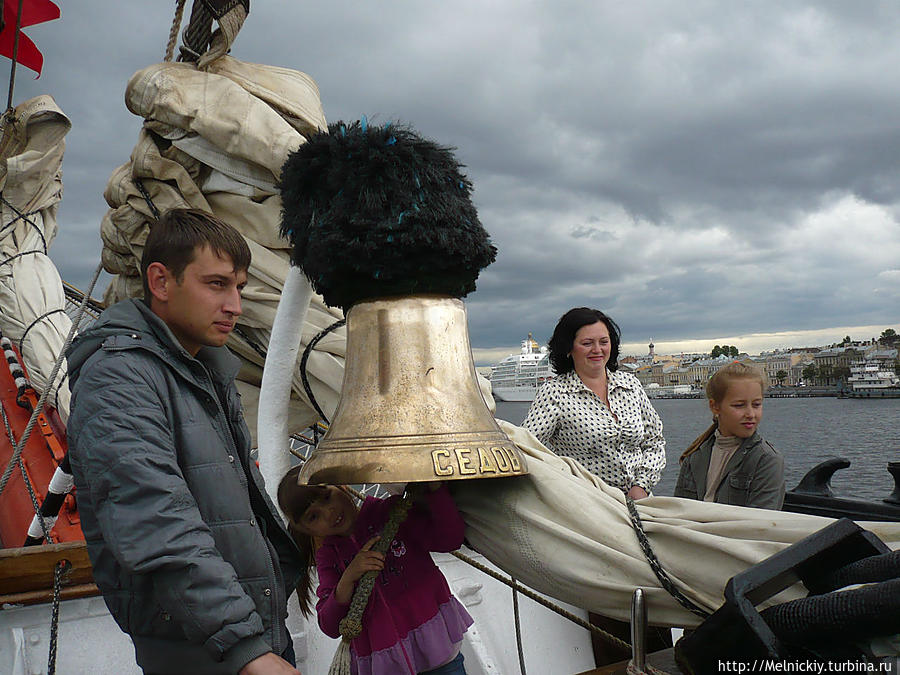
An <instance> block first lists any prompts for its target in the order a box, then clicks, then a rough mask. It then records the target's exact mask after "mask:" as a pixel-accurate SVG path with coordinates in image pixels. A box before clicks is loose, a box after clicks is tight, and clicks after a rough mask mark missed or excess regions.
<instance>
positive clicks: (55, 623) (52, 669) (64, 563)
mask: <svg viewBox="0 0 900 675" xmlns="http://www.w3.org/2000/svg"><path fill="white" fill-rule="evenodd" d="M71 567H72V563H70V562H69V561H68V560H65V559H63V560H60V561H58V562H57V563H56V567H55V568H54V569H53V607H52V609H51V611H50V657H49V662H48V664H47V675H54V674H55V673H56V643H57V637H58V632H59V593H60V589H61V587H62V577H63V574H65V573H66V572H68V571H69V569H71Z"/></svg>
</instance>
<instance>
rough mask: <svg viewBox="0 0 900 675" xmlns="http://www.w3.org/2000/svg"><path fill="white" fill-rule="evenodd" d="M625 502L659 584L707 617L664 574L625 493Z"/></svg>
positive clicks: (633, 526) (704, 616)
mask: <svg viewBox="0 0 900 675" xmlns="http://www.w3.org/2000/svg"><path fill="white" fill-rule="evenodd" d="M625 502H626V504H628V515H629V516H630V518H631V527H632V529H634V533H635V535H637V539H638V543H639V544H640V546H641V550H642V551H643V552H644V557H646V558H647V563H648V564H649V565H650V569H651V570H653V574H655V575H656V578H657V579H658V580H659V583H660V585H661V586H662V587H663V588H664V589H665V590H666V591H667V592H668V594H669V595H671V596H672V597H673V598H675V600H676V601H677V602H678V604H679V605H681V606H682V607H684V608H685V609H686V610H688V611H689V612H692V613H694V614H696V615H697V616H699V617H700V618H702V619H706V618H709V616H710V614H709V612H707V611H706V610H704V609H703V608H702V607H699V606H697V605H696V604H694V603H693V602H692V601H691V599H690V598H688V597H687V596H686V595H684V593H682V592H681V591H679V590H678V588H677V587H676V586H675V583H674V582H673V581H672V579H671V578H670V577H669V575H668V574H666V571H665V570H664V569H663V567H662V564H661V563H660V562H659V558H657V557H656V554H655V553H654V552H653V549H652V548H651V547H650V540H649V539H648V538H647V534H646V533H645V532H644V524H643V523H642V522H641V516H640V514H639V513H638V510H637V507H636V506H635V504H634V500H633V499H632V498H631V497H629V496H628V495H625Z"/></svg>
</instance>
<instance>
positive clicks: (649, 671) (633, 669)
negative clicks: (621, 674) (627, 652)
mask: <svg viewBox="0 0 900 675" xmlns="http://www.w3.org/2000/svg"><path fill="white" fill-rule="evenodd" d="M625 672H626V673H627V675H668V673H667V672H666V671H665V670H660V669H659V668H657V667H656V666H653V665H651V664H649V663H645V664H644V667H643V668H638V667H637V666H636V665H634V661H631V660H629V661H628V665H627V666H625Z"/></svg>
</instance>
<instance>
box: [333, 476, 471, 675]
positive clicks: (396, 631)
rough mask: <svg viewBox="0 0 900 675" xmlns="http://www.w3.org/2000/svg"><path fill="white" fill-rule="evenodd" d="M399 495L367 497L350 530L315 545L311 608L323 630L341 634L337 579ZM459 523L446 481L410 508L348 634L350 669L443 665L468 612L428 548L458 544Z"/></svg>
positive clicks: (370, 671)
mask: <svg viewBox="0 0 900 675" xmlns="http://www.w3.org/2000/svg"><path fill="white" fill-rule="evenodd" d="M397 499H399V498H398V497H391V498H389V499H384V500H382V499H374V498H372V497H369V498H367V499H366V500H365V502H363V505H362V508H361V509H360V512H359V516H358V518H357V520H356V526H355V528H354V532H353V534H352V535H351V536H349V537H326V538H325V540H324V541H323V542H322V545H321V546H320V547H319V550H318V551H317V552H316V567H317V569H318V572H319V588H318V590H317V591H316V594H317V595H318V596H319V601H318V603H317V604H316V612H317V613H318V616H319V626H320V627H321V628H322V630H323V631H324V632H325V634H327V635H330V636H331V637H339V635H340V629H339V624H340V621H341V619H343V618H344V616H345V615H346V614H347V611H348V609H349V607H350V606H349V604H347V605H343V604H341V603H339V602H338V601H337V600H336V599H335V597H334V591H335V588H336V586H337V583H338V581H339V580H340V578H341V575H342V574H343V572H344V570H345V569H346V568H347V566H348V565H349V564H350V561H351V560H353V557H354V556H355V555H356V554H357V553H358V552H359V550H360V548H361V547H362V545H363V544H365V543H366V542H367V541H368V540H369V539H370V538H372V537H373V536H375V535H377V534H378V533H379V532H381V530H382V528H383V527H384V524H385V523H386V522H387V519H388V516H389V514H390V509H391V506H392V505H393V504H394V502H395V501H396V500H397ZM464 530H465V524H464V523H463V520H462V517H460V515H459V511H457V509H456V504H454V503H453V498H452V497H451V496H450V492H449V491H448V490H447V488H446V486H441V487H440V488H439V489H438V490H436V491H434V492H429V493H427V494H426V496H425V498H424V504H416V505H415V506H413V508H411V509H410V510H409V514H408V515H407V518H406V521H404V522H403V524H401V525H400V529H399V530H398V531H397V536H396V537H395V538H394V540H393V541H392V542H391V546H390V548H389V549H388V551H387V553H386V555H385V565H384V570H383V571H382V572H381V574H380V575H379V576H378V578H377V579H376V581H375V587H374V588H373V590H372V594H371V595H370V596H369V604H368V605H367V606H366V609H365V611H364V612H363V630H362V633H361V634H360V635H359V637H357V638H356V639H354V640H353V641H352V642H351V645H350V648H351V655H352V665H353V672H354V673H359V674H360V675H380V674H382V673H385V674H386V673H390V674H394V673H418V672H421V671H424V670H430V669H432V668H436V667H438V666H440V665H443V664H444V663H446V662H447V661H448V660H450V659H451V658H452V657H453V656H454V655H455V654H456V652H457V645H458V644H459V643H460V642H461V641H462V639H463V634H464V633H465V632H466V630H467V629H468V627H469V626H471V625H472V617H470V616H469V613H468V612H467V611H466V610H465V608H464V607H463V606H462V604H461V603H460V602H459V601H458V600H457V599H456V598H455V597H453V595H452V594H451V593H450V587H449V586H448V585H447V580H446V579H445V578H444V575H443V574H441V571H440V570H439V569H438V568H437V566H436V565H435V564H434V561H432V559H431V556H430V555H429V551H455V550H456V549H457V548H459V547H460V545H461V544H462V542H463V536H464Z"/></svg>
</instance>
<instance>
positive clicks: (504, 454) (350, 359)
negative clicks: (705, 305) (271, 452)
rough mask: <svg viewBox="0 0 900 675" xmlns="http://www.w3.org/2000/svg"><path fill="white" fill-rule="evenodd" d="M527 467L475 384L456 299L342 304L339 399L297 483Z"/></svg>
mask: <svg viewBox="0 0 900 675" xmlns="http://www.w3.org/2000/svg"><path fill="white" fill-rule="evenodd" d="M525 473H527V468H526V466H525V459H524V457H523V456H522V454H521V453H520V452H519V449H518V448H517V447H516V446H515V445H514V444H513V443H512V441H510V440H509V437H507V436H506V434H504V433H503V432H502V431H501V430H500V427H499V426H498V425H497V422H496V421H495V420H494V417H493V415H492V414H491V411H490V410H489V409H488V407H487V404H486V403H485V401H484V397H483V396H482V393H481V390H480V388H479V386H478V381H477V378H476V376H475V366H474V363H473V361H472V352H471V349H470V347H469V334H468V325H467V322H466V309H465V305H464V304H463V303H462V301H461V300H459V299H457V298H453V297H449V296H439V295H418V296H404V297H397V298H387V299H379V300H372V301H369V302H360V303H357V304H355V305H353V306H352V307H351V308H350V310H349V312H348V313H347V357H346V361H345V366H344V380H343V383H342V385H341V399H340V402H339V403H338V407H337V410H336V411H335V414H334V419H333V420H332V423H331V425H330V427H329V428H328V431H327V432H326V434H325V436H324V438H323V439H322V440H321V441H320V442H319V444H318V447H317V448H316V450H315V452H313V454H312V456H311V457H310V459H309V460H308V461H307V462H306V464H305V465H304V466H303V469H302V470H301V472H300V478H299V482H300V483H301V484H306V483H314V484H321V483H324V484H333V485H334V484H359V483H409V482H423V481H436V480H439V481H444V480H463V479H472V478H498V477H505V476H516V475H521V474H525Z"/></svg>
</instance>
